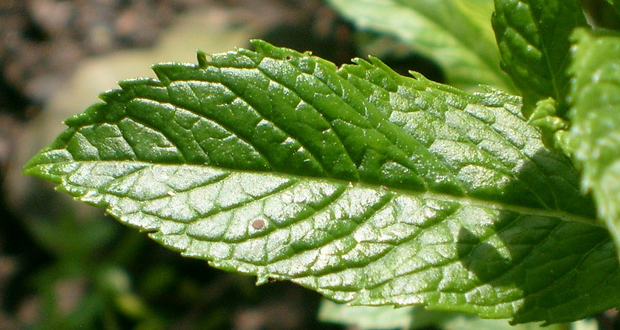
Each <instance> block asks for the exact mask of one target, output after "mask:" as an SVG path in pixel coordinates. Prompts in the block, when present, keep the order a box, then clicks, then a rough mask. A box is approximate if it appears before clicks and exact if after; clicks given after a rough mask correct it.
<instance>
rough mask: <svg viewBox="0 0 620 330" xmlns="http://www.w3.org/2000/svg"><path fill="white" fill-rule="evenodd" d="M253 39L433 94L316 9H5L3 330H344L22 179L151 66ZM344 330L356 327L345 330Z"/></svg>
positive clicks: (395, 58) (0, 8)
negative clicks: (365, 68) (42, 154)
mask: <svg viewBox="0 0 620 330" xmlns="http://www.w3.org/2000/svg"><path fill="white" fill-rule="evenodd" d="M251 38H261V39H265V40H267V41H269V42H271V43H273V44H275V45H277V46H286V47H290V48H294V49H296V50H299V51H306V50H311V51H312V52H313V54H315V55H318V56H321V57H324V58H327V59H329V60H331V61H333V62H335V63H336V64H342V63H345V62H349V61H350V59H351V58H352V57H356V56H365V55H366V54H369V53H372V54H373V55H378V56H380V57H382V58H384V59H385V60H386V61H388V64H389V65H390V66H392V67H394V68H396V69H397V70H400V71H401V72H403V73H404V72H406V71H407V70H408V69H415V70H417V71H421V72H422V73H424V74H426V75H427V76H429V77H430V78H433V79H435V80H441V79H442V74H441V71H440V70H439V69H438V67H437V66H436V65H435V64H434V63H432V62H431V61H428V60H426V59H424V58H422V57H420V56H418V55H416V54H414V53H412V52H410V51H409V50H408V48H407V47H404V46H403V45H401V44H399V43H398V42H396V41H394V40H391V39H390V38H388V37H380V36H376V35H373V34H372V33H369V32H358V31H355V29H354V28H353V27H352V25H351V24H349V23H348V22H347V21H346V20H344V19H343V18H341V17H339V16H338V14H337V13H336V12H334V11H333V10H332V9H331V8H330V7H329V6H328V5H327V4H325V3H324V2H322V1H320V0H305V1H294V0H288V1H287V0H262V1H251V0H246V1H244V0H236V1H235V0H228V1H225V0H219V1H218V0H153V1H148V0H134V1H131V0H75V1H64V0H28V1H23V0H0V180H1V181H2V184H3V189H2V192H1V196H0V306H1V308H0V329H5V330H11V329H110V330H112V329H240V330H258V329H319V328H320V329H344V328H346V327H345V326H341V325H336V324H329V323H321V322H320V321H318V320H317V311H318V309H319V305H320V296H319V295H318V294H316V293H314V292H312V291H310V290H305V289H302V288H300V287H298V286H295V285H293V284H290V283H269V284H266V285H263V286H260V287H256V286H255V285H254V278H252V277H249V276H239V275H234V274H229V273H225V272H222V271H219V270H215V269H213V268H210V267H209V266H208V265H207V264H206V262H204V261H200V260H192V259H187V258H182V257H180V256H179V255H178V254H176V253H174V252H171V251H168V250H166V249H164V248H162V247H161V246H159V245H157V244H156V243H154V242H152V241H150V240H149V239H148V238H146V236H145V235H143V234H141V233H139V232H138V231H136V230H134V229H131V228H127V227H124V226H122V225H120V224H119V223H117V222H116V221H115V220H114V219H112V218H106V217H105V216H104V215H103V210H101V209H95V208H91V207H89V206H85V205H81V203H75V202H72V201H71V200H70V198H68V196H65V195H64V194H60V193H56V192H54V191H53V190H52V187H51V186H50V185H49V184H47V183H46V182H43V180H39V179H33V178H27V177H24V176H22V175H21V174H20V172H21V168H22V166H23V164H24V163H25V162H26V160H27V159H29V158H30V157H31V156H32V155H33V154H34V153H35V152H36V151H37V150H39V149H41V148H43V147H44V146H46V145H48V144H49V143H51V141H52V140H53V139H54V137H55V136H56V135H57V134H58V133H59V132H60V131H61V130H62V129H63V125H62V120H63V119H65V118H67V117H69V116H71V115H73V114H75V113H78V112H80V111H82V110H84V109H85V108H86V107H87V106H88V105H90V104H92V103H94V102H96V101H97V95H98V94H99V93H100V92H103V91H105V90H108V89H111V88H115V86H116V82H117V81H119V80H123V79H131V78H135V77H144V76H153V74H152V73H151V71H150V69H149V66H150V65H151V64H153V63H156V62H170V61H175V62H192V63H193V62H195V53H196V50H197V49H200V50H203V51H206V52H208V53H209V52H210V53H214V52H222V51H228V50H233V49H234V48H235V47H249V42H248V41H249V40H250V39H251ZM350 328H353V327H350Z"/></svg>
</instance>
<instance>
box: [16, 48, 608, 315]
mask: <svg viewBox="0 0 620 330" xmlns="http://www.w3.org/2000/svg"><path fill="white" fill-rule="evenodd" d="M254 46H255V48H256V52H251V51H248V50H243V49H241V50H238V51H236V52H230V53H225V54H215V55H210V56H207V55H205V54H201V55H200V56H199V65H198V66H196V65H188V64H162V65H158V66H156V67H155V68H154V69H155V72H156V74H157V76H158V78H159V80H150V79H142V80H134V81H126V82H123V83H121V87H122V90H117V91H111V92H108V93H106V94H104V95H103V96H102V98H103V100H104V101H105V103H102V104H96V105H94V106H92V107H91V108H89V109H88V110H87V111H85V112H84V113H82V114H80V115H77V116H75V117H72V118H70V119H69V120H67V121H66V124H67V125H68V126H69V128H68V129H67V130H66V131H65V132H64V133H62V134H61V135H60V136H59V138H58V139H57V140H56V141H55V142H54V143H53V144H52V145H51V146H50V147H48V148H47V149H45V150H43V151H41V152H40V153H39V154H38V155H37V156H36V157H35V158H33V159H32V160H31V161H30V162H29V163H28V164H27V166H26V171H27V172H28V173H30V174H35V175H38V176H41V177H45V178H47V179H49V180H52V181H54V182H57V183H59V184H60V186H59V188H60V189H61V190H64V191H66V192H68V193H70V194H72V195H74V196H76V197H77V198H78V199H79V200H81V201H84V202H87V203H91V204H94V205H98V206H104V207H106V208H107V212H108V213H109V214H111V215H113V216H114V217H116V218H118V219H119V220H120V221H122V222H124V223H126V224H129V225H132V226H136V227H138V228H140V229H142V230H146V231H149V232H150V234H149V235H150V236H151V237H152V238H153V239H155V240H156V241H158V242H160V243H162V244H164V245H166V246H168V247H170V248H172V249H175V250H178V251H180V252H181V253H182V254H183V255H186V256H191V257H197V258H204V259H207V260H209V263H210V264H211V265H213V266H215V267H218V268H221V269H225V270H229V271H236V272H240V273H245V274H254V275H257V277H258V282H259V283H264V282H267V281H269V280H271V279H282V280H291V281H293V282H296V283H299V284H301V285H303V286H306V287H309V288H312V289H314V290H317V291H318V292H321V293H322V294H324V295H326V296H327V297H330V298H332V299H335V300H339V301H345V302H350V303H352V304H364V305H389V304H393V305H410V304H426V305H428V306H429V307H431V308H435V309H444V310H453V311H466V312H474V313H478V314H480V315H482V316H483V317H488V318H507V317H512V318H513V319H514V320H515V321H516V322H529V321H548V322H561V321H568V320H574V319H579V318H582V317H585V316H588V315H590V314H592V313H595V312H598V311H601V310H604V309H607V308H610V307H613V306H616V305H617V304H618V303H619V300H620V298H618V297H620V295H619V294H616V293H618V291H619V290H620V275H619V273H618V272H617V268H618V260H617V258H616V254H615V250H614V247H613V243H612V242H611V240H610V238H609V236H608V233H607V232H606V231H605V230H604V229H603V228H600V227H598V226H595V225H592V222H593V219H594V215H593V214H594V213H593V209H592V206H591V203H590V201H589V200H588V199H586V198H584V197H583V196H582V195H581V194H580V193H579V187H578V185H579V182H578V175H577V173H576V172H575V171H574V169H573V168H572V165H571V164H570V162H569V161H568V160H567V159H566V158H564V157H562V156H560V155H557V154H555V153H552V152H550V151H549V150H547V149H545V147H544V145H543V144H542V142H541V139H540V134H539V132H538V131H537V130H536V129H535V128H533V127H531V126H528V125H527V124H526V122H525V120H524V119H523V118H522V117H521V116H520V114H519V105H520V104H519V99H518V98H516V97H511V96H508V95H505V94H502V93H499V92H496V91H492V90H489V91H487V92H486V93H479V94H469V93H465V92H462V91H459V90H456V89H454V88H451V87H448V86H445V85H440V84H436V83H433V82H430V81H428V80H426V79H425V78H423V77H422V76H420V75H417V74H416V75H414V78H406V77H402V76H399V75H397V74H396V73H394V72H393V71H391V70H389V68H387V67H385V65H383V64H382V63H381V62H380V61H378V60H376V59H371V60H370V61H363V60H357V61H356V63H357V64H356V65H347V66H344V67H342V68H341V69H337V68H336V67H335V66H334V65H333V64H332V63H330V62H327V61H324V60H321V59H318V58H316V57H312V56H309V55H307V54H300V53H297V52H294V51H291V50H287V49H282V48H275V47H273V46H271V45H268V44H266V43H264V42H259V41H256V42H254Z"/></svg>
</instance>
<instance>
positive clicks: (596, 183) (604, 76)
mask: <svg viewBox="0 0 620 330" xmlns="http://www.w3.org/2000/svg"><path fill="white" fill-rule="evenodd" d="M573 41H574V42H575V45H574V47H573V57H574V63H573V64H572V66H571V68H570V72H571V74H572V75H573V77H574V79H573V84H572V87H571V94H570V97H571V101H572V106H573V107H572V110H571V112H570V118H571V120H572V122H573V126H572V127H571V129H570V131H569V137H570V141H571V144H572V146H573V148H574V149H575V150H574V159H575V161H576V162H577V164H578V165H580V167H581V168H582V169H583V180H582V182H583V188H584V190H587V191H589V192H591V193H592V195H593V196H594V199H595V200H596V204H597V209H598V214H599V216H600V217H601V218H602V219H603V220H605V221H606V222H607V226H608V228H609V230H610V231H611V233H612V234H613V236H614V238H615V240H616V245H618V246H620V115H619V114H620V36H619V35H618V34H617V33H613V34H612V33H611V32H596V33H590V32H588V31H586V30H578V31H577V32H576V33H575V34H574V36H573Z"/></svg>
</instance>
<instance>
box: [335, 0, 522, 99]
mask: <svg viewBox="0 0 620 330" xmlns="http://www.w3.org/2000/svg"><path fill="white" fill-rule="evenodd" d="M330 3H331V4H332V5H333V6H334V7H335V8H336V9H337V10H338V11H339V12H340V13H341V14H343V15H344V16H346V17H348V18H349V19H350V20H351V21H353V22H354V23H355V24H357V25H358V26H359V27H360V28H366V29H372V30H375V31H380V32H384V33H387V34H390V35H393V36H396V37H398V38H399V39H400V40H402V41H404V42H406V43H408V44H410V45H411V46H412V48H413V49H414V50H416V51H418V52H420V53H421V54H423V55H425V56H428V57H429V58H432V59H433V60H435V61H437V62H438V63H439V64H440V65H441V67H442V69H443V70H444V73H445V75H446V79H447V81H448V83H449V84H450V85H452V86H456V87H459V88H463V89H472V88H477V87H478V85H480V84H485V85H490V86H494V87H497V88H501V89H502V90H511V89H512V88H513V87H512V83H511V82H510V80H509V78H508V77H507V76H506V75H505V74H504V73H503V72H502V71H501V69H500V67H499V64H498V62H499V54H498V52H497V47H496V46H495V40H494V39H493V31H492V29H491V25H490V24H489V18H490V17H491V13H492V12H493V3H492V1H491V0H464V1H463V0H458V1H456V0H433V1H428V0H408V1H403V0H362V1H359V0H330Z"/></svg>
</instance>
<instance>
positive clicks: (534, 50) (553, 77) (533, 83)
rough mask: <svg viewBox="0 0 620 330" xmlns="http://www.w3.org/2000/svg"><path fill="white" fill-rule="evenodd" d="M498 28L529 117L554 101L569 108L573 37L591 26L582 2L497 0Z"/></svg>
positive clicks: (495, 24)
mask: <svg viewBox="0 0 620 330" xmlns="http://www.w3.org/2000/svg"><path fill="white" fill-rule="evenodd" d="M492 22H493V29H494V30H495V37H496V39H497V44H498V45H499V51H500V53H501V57H502V60H501V64H502V69H504V71H506V72H507V73H508V74H509V75H510V77H511V78H512V81H513V82H514V84H515V85H516V86H517V87H518V88H519V90H521V93H522V95H523V103H524V109H523V113H524V115H525V116H526V117H527V116H529V115H530V114H531V112H532V111H533V109H534V105H535V104H536V102H537V101H539V100H542V99H545V98H547V97H553V98H554V99H555V100H556V102H558V115H560V116H563V114H564V113H565V111H566V110H567V106H566V104H565V99H566V96H567V93H568V88H569V85H568V81H569V78H568V73H567V68H568V65H569V63H570V58H569V47H570V41H569V36H570V34H571V32H572V31H573V30H574V29H575V28H576V27H579V26H586V25H587V23H586V19H585V17H584V15H583V10H582V7H581V2H580V1H579V0H552V1H543V0H496V1H495V13H494V14H493V20H492Z"/></svg>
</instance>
